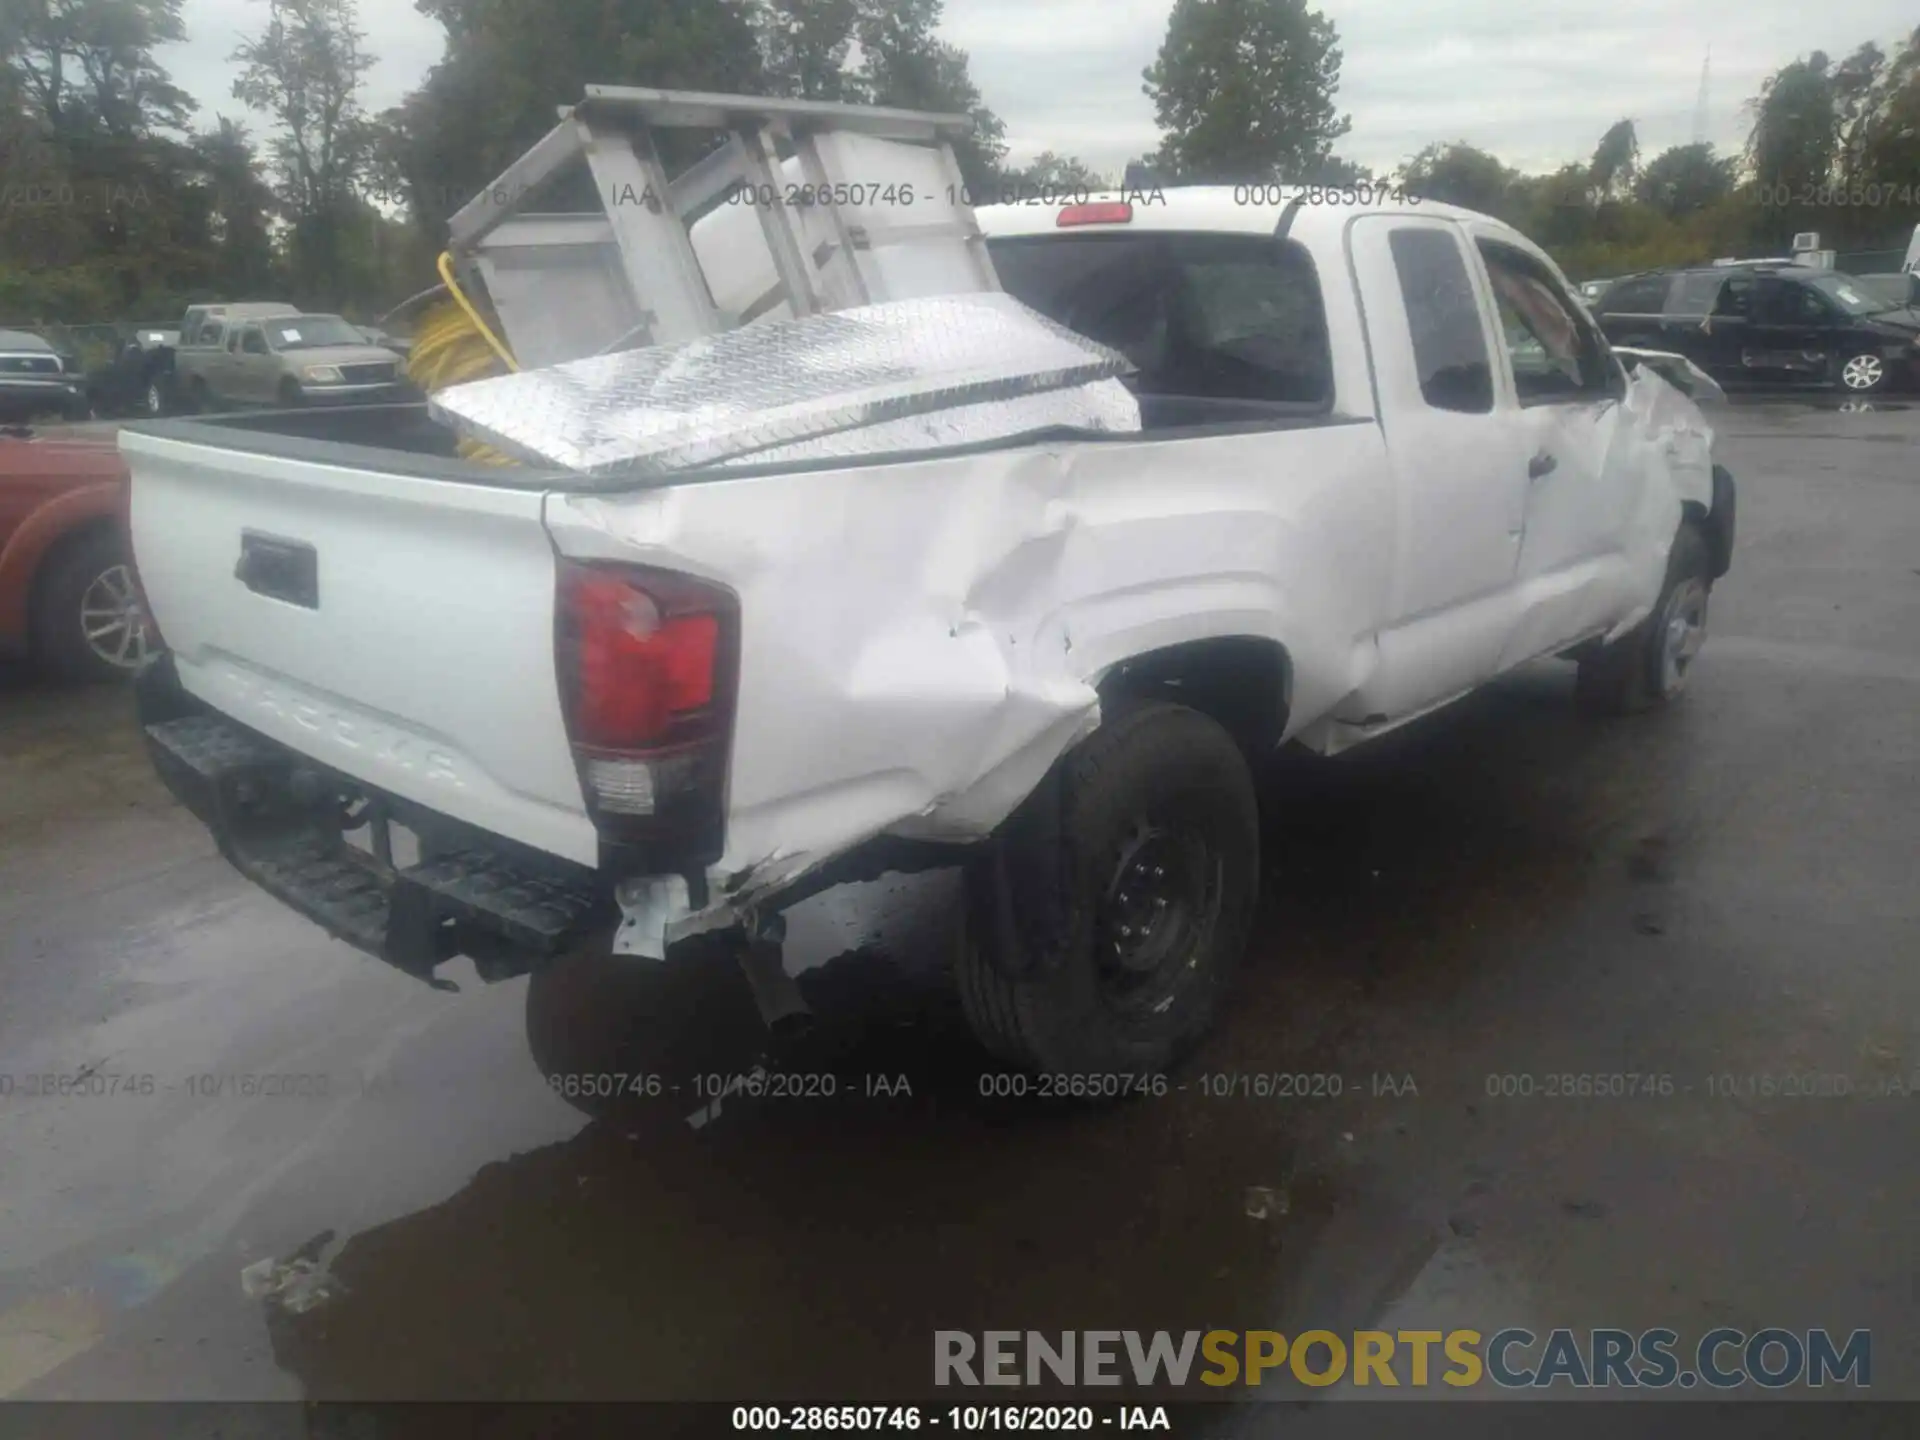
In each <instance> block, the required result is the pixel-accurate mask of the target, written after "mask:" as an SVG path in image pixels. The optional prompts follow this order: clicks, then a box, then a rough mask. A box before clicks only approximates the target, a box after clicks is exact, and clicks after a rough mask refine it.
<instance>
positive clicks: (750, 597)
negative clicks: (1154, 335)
mask: <svg viewBox="0 0 1920 1440" xmlns="http://www.w3.org/2000/svg"><path fill="white" fill-rule="evenodd" d="M1382 453H1383V447H1382V441H1381V436H1380V431H1379V429H1378V427H1377V426H1376V425H1374V424H1373V423H1371V422H1348V421H1337V420H1336V421H1329V422H1328V423H1326V424H1324V425H1319V426H1313V427H1309V428H1305V429H1293V430H1284V431H1268V432H1261V433H1242V434H1233V435H1212V436H1200V437H1188V438H1177V439H1163V440H1156V439H1152V438H1146V437H1141V438H1137V439H1126V440H1114V441H1102V442H1086V443H1058V444H1044V445H1037V446H1029V447H1022V448H1015V449H1009V450H1002V451H996V452H987V453H979V454H971V455H959V456H949V457H945V458H940V457H930V458H908V459H904V460H900V461H895V462H892V463H887V464H870V465H865V466H859V467H854V468H842V469H822V470H813V471H806V472H794V473H778V474H771V475H763V476H748V477H742V478H737V479H726V480H714V481H705V482H697V483H691V484H683V485H678V486H673V487H669V488H662V489H652V490H640V491H635V492H631V493H629V494H624V495H613V496H608V495H605V494H601V495H593V496H588V495H555V496H552V497H550V498H549V501H548V506H547V524H548V528H549V530H550V532H551V533H552V535H553V537H554V540H555V543H556V545H557V546H558V548H559V550H560V551H561V553H562V554H564V555H568V556H572V557H575V558H581V559H596V558H597V559H613V560H625V561H629V562H632V563H637V564H648V565H657V566H662V567H665V568H668V569H677V570H681V571H684V572H688V573H692V574H697V575H700V576H703V577H705V578H707V579H710V580H716V581H719V582H721V583H723V584H726V585H728V586H730V587H731V588H732V589H733V590H734V591H735V592H736V593H737V594H738V595H739V597H740V613H741V673H740V690H739V711H738V715H737V718H736V724H735V732H734V752H733V757H732V769H731V777H730V796H729V806H728V824H727V840H726V849H725V853H724V855H723V856H722V858H721V860H720V862H719V863H718V864H717V865H716V866H715V867H714V868H713V878H714V879H715V881H716V882H717V884H718V887H719V890H720V892H721V893H723V894H724V893H725V892H726V891H727V889H728V888H729V885H730V884H734V883H737V882H738V877H740V876H742V875H743V874H744V873H746V872H751V876H752V878H751V882H750V884H748V885H746V886H745V887H743V888H742V889H741V890H740V891H739V892H738V893H737V894H736V895H735V897H734V900H735V902H736V903H741V902H745V901H749V900H751V898H752V895H753V894H754V893H766V892H767V891H769V890H771V889H775V888H777V887H778V886H779V885H781V884H784V883H786V882H787V881H789V880H791V879H793V878H796V877H797V876H799V875H800V874H802V873H803V872H805V871H806V870H808V869H811V868H812V867H813V866H815V865H818V864H821V863H823V862H824V861H826V860H828V859H831V858H832V857H833V856H834V855H836V854H838V853H840V852H841V851H844V850H845V849H847V848H849V847H850V846H852V845H854V844H857V843H858V842H860V841H862V840H864V839H867V838H869V837H871V836H873V835H875V834H877V833H880V832H882V831H892V832H894V833H899V834H906V835H912V836H914V837H917V838H923V839H938V840H955V841H966V840H972V839H977V838H979V837H981V836H983V835H985V834H987V833H988V832H990V831H991V830H992V829H993V827H994V826H996V825H997V824H999V823H1000V822H1001V821H1002V820H1003V819H1005V818H1006V816H1007V815H1008V814H1009V813H1011V811H1012V810H1013V809H1014V807H1015V806H1017V805H1018V804H1019V802H1020V801H1021V800H1022V799H1023V798H1024V797H1025V796H1026V794H1027V793H1028V792H1029V791H1030V790H1031V789H1032V787H1033V786H1034V785H1035V784H1036V783H1037V782H1038V781H1039V779H1040V778H1041V777H1042V776H1043V775H1044V774H1045V772H1046V770H1047V769H1048V767H1049V766H1051V765H1052V764H1053V762H1054V761H1055V760H1057V759H1058V758H1059V756H1060V755H1061V754H1063V753H1064V752H1065V751H1066V750H1067V749H1068V748H1070V747H1071V746H1072V745H1073V744H1074V742H1075V741H1076V740H1078V739H1079V738H1081V737H1082V736H1084V735H1085V734H1087V733H1088V732H1089V731H1090V730H1091V729H1092V728H1093V727H1094V726H1096V725H1097V724H1098V723H1099V704H1098V698H1097V695H1096V692H1095V686H1096V684H1097V682H1098V680H1099V678H1100V676H1101V675H1102V674H1103V673H1104V672H1105V671H1106V670H1108V669H1110V668H1111V667H1112V666H1114V665H1116V664H1118V663H1119V662H1120V661H1122V660H1125V659H1127V658H1129V657H1131V656H1134V655H1138V654H1141V653H1144V652H1146V651H1150V650H1157V649H1161V648H1164V647H1166V646H1170V645H1177V644H1179V643H1181V642H1183V641H1188V640H1196V639H1203V638H1210V637H1213V636H1219V635H1253V636H1260V637H1265V638H1270V639H1274V640H1277V641H1279V642H1280V643H1281V644H1282V645H1284V646H1286V647H1288V649H1289V650H1290V653H1291V659H1292V664H1293V673H1294V694H1293V702H1294V703H1293V711H1292V713H1293V715H1294V716H1295V717H1296V722H1297V720H1298V719H1300V718H1303V717H1310V716H1311V715H1313V714H1316V713H1319V712H1321V711H1323V710H1325V709H1326V708H1328V707H1329V706H1331V705H1332V704H1333V703H1334V702H1335V701H1337V700H1338V699H1339V697H1340V696H1342V695H1344V694H1345V693H1347V692H1348V691H1350V690H1351V689H1353V688H1354V686H1355V685H1356V684H1358V683H1359V681H1360V680H1361V679H1362V678H1363V673H1362V672H1363V670H1364V666H1365V664H1366V663H1367V659H1368V657H1370V656H1371V654H1372V647H1371V645H1370V644H1366V643H1363V637H1365V636H1368V635H1370V634H1371V632H1372V631H1373V629H1374V628H1375V626H1376V625H1377V623H1378V619H1379V613H1380V607H1381V605H1382V604H1383V603H1384V601H1385V598H1386V595H1387V589H1388V581H1389V573H1388V567H1389V565H1390V562H1391V555H1392V536H1391V533H1390V530H1389V528H1388V527H1389V526H1390V524H1391V519H1390V517H1391V515H1392V510H1393V507H1392V505H1391V503H1390V496H1389V495H1387V493H1386V490H1385V487H1386V486H1387V485H1388V484H1389V481H1388V478H1387V470H1386V467H1385V466H1384V465H1383V464H1381V463H1380V461H1381V456H1382Z"/></svg>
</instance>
